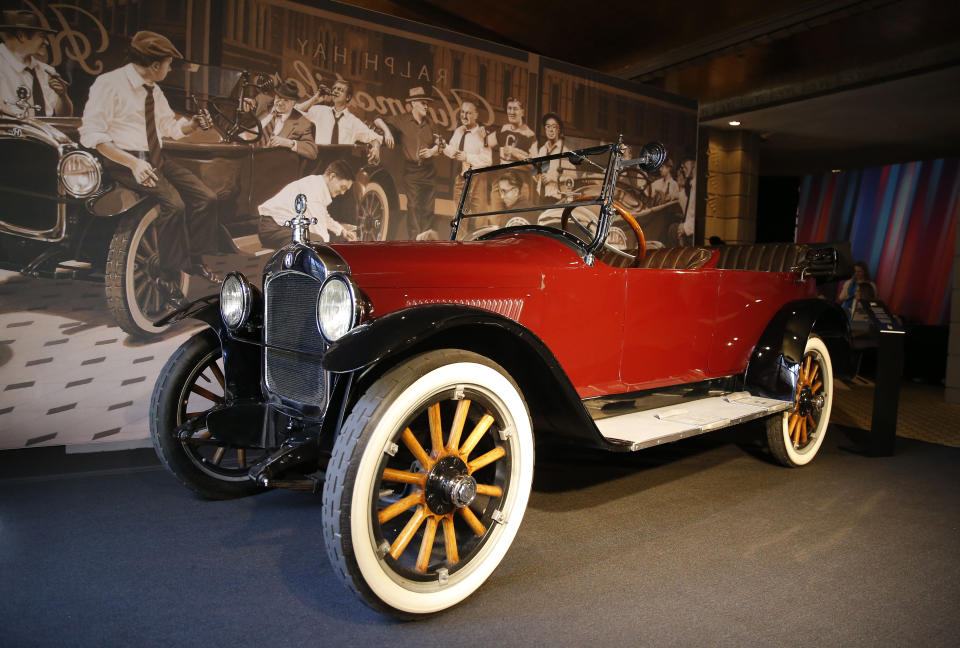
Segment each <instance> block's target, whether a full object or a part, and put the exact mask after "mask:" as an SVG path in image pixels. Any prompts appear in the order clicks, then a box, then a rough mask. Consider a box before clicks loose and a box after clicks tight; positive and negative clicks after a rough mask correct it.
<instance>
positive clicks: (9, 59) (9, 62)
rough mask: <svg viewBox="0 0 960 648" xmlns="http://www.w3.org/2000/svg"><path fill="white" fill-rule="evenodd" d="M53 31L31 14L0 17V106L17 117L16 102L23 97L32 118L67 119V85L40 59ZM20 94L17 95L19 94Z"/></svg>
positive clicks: (69, 106) (70, 105)
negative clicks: (29, 108) (30, 110)
mask: <svg viewBox="0 0 960 648" xmlns="http://www.w3.org/2000/svg"><path fill="white" fill-rule="evenodd" d="M53 33H56V32H55V30H53V29H50V28H48V27H44V26H43V25H41V24H40V19H39V18H38V17H37V15H36V14H35V13H33V12H32V11H16V10H6V11H4V12H3V14H2V18H0V39H2V40H3V43H2V44H0V107H2V109H3V110H4V111H6V112H8V113H13V114H19V109H18V108H17V103H18V101H20V99H21V95H24V97H23V100H24V101H25V102H26V105H28V106H30V107H31V108H32V113H31V116H34V115H35V116H37V117H54V116H56V117H69V116H70V115H72V114H73V102H72V101H70V97H69V96H68V95H67V83H66V81H64V80H63V78H62V77H61V76H60V75H59V74H57V72H56V70H54V69H53V68H52V67H51V66H49V65H47V64H46V63H44V62H43V61H42V60H41V58H42V57H43V52H44V49H45V48H48V47H49V46H50V43H49V41H48V40H47V39H48V37H49V35H50V34H53ZM18 92H19V94H18Z"/></svg>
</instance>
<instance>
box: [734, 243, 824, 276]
mask: <svg viewBox="0 0 960 648" xmlns="http://www.w3.org/2000/svg"><path fill="white" fill-rule="evenodd" d="M717 250H718V251H719V252H720V256H719V258H718V259H717V269H718V270H753V271H755V272H790V271H792V270H793V269H794V268H795V267H797V266H798V265H799V264H800V262H801V261H803V260H804V258H805V257H806V256H807V246H806V245H800V244H797V243H756V244H754V245H723V246H720V247H719V248H717Z"/></svg>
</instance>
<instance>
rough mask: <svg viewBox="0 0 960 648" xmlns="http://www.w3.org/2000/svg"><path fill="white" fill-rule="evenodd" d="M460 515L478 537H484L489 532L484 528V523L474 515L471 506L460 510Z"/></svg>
mask: <svg viewBox="0 0 960 648" xmlns="http://www.w3.org/2000/svg"><path fill="white" fill-rule="evenodd" d="M460 515H461V516H462V517H463V519H464V520H466V522H467V524H468V525H469V526H470V528H471V529H473V532H474V533H476V534H477V535H478V536H482V535H483V534H484V533H486V532H487V527H485V526H483V522H481V521H480V520H478V519H477V516H476V515H474V514H473V511H471V510H470V507H469V506H467V507H464V508H462V509H460Z"/></svg>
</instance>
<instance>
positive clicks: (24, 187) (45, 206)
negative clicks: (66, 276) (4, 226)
mask: <svg viewBox="0 0 960 648" xmlns="http://www.w3.org/2000/svg"><path fill="white" fill-rule="evenodd" d="M2 148H3V155H2V156H0V195H2V198H3V213H2V215H0V219H2V220H4V221H6V222H7V223H10V224H11V225H15V226H16V227H22V228H24V229H29V230H34V231H37V232H44V231H47V230H50V229H52V228H53V227H55V226H56V224H57V203H56V202H55V199H56V197H57V162H58V161H59V156H58V154H57V150H56V149H55V148H53V147H52V146H49V145H48V144H44V143H41V142H35V141H32V140H28V139H22V140H18V139H6V138H5V139H4V140H3V144H2ZM10 189H15V190H20V191H28V192H31V193H32V194H34V195H25V194H23V193H19V192H17V191H10ZM42 196H47V197H48V198H43V197H42Z"/></svg>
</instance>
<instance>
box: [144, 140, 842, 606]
mask: <svg viewBox="0 0 960 648" xmlns="http://www.w3.org/2000/svg"><path fill="white" fill-rule="evenodd" d="M623 152H624V148H623V147H622V145H620V144H619V143H617V144H610V145H605V146H598V147H594V148H590V149H585V150H580V151H577V152H565V153H563V154H562V157H563V158H564V159H565V160H567V161H568V162H569V163H571V164H573V165H574V166H576V167H577V168H579V169H583V170H584V172H589V173H599V174H601V175H602V176H603V182H602V183H601V190H600V191H599V192H597V193H596V194H595V195H592V196H580V197H579V198H578V199H577V200H576V201H575V202H562V203H559V204H548V203H546V202H541V203H540V204H536V203H526V204H523V205H518V203H517V202H513V204H512V206H511V207H510V208H506V207H504V208H500V209H498V210H492V211H476V212H475V213H469V212H468V211H466V210H465V208H464V204H471V201H470V200H468V199H464V200H461V205H460V208H459V210H458V213H457V215H456V218H455V219H454V220H453V221H452V226H451V235H450V240H447V241H403V242H382V243H378V242H374V243H344V244H330V245H321V244H317V243H314V242H311V241H309V240H308V230H307V229H306V223H305V222H303V221H302V220H301V221H300V222H294V223H293V235H292V240H291V242H290V243H289V244H288V245H286V246H285V247H283V248H282V249H280V250H277V252H276V254H275V255H274V256H273V257H272V258H271V259H270V260H269V261H268V262H267V264H266V266H265V268H264V270H263V283H262V286H263V289H262V290H261V289H259V288H258V287H257V285H256V284H254V283H253V282H251V281H250V280H248V279H247V278H246V277H244V276H242V275H241V274H239V273H232V274H230V275H229V276H228V277H227V279H226V280H225V281H224V283H223V286H222V288H221V292H220V295H218V296H211V297H208V298H205V299H202V300H199V301H197V302H195V303H193V304H192V305H190V306H188V307H185V308H183V309H181V310H179V311H177V312H175V313H173V314H172V315H170V316H168V317H167V318H165V319H164V320H163V321H162V322H161V324H166V323H169V322H171V321H174V320H179V319H183V318H195V319H198V320H201V321H203V322H205V323H207V324H208V325H209V328H207V329H204V330H203V331H201V332H199V333H198V334H196V335H195V336H194V337H192V338H190V339H189V340H187V341H186V342H185V343H184V344H183V346H181V347H180V349H179V350H177V351H176V353H175V354H174V355H173V356H172V357H171V358H170V360H169V361H168V362H167V364H166V366H165V367H164V369H163V371H162V372H161V375H160V376H159V378H158V381H157V383H156V386H155V388H154V392H153V398H152V404H151V432H152V438H153V443H154V446H155V448H156V450H157V453H158V455H159V456H160V458H161V460H162V462H163V463H164V464H165V466H166V467H167V468H168V469H169V470H170V471H171V472H172V473H173V474H174V475H175V476H176V477H177V478H178V479H179V480H180V481H181V482H182V483H183V484H184V485H185V486H187V487H188V488H190V489H192V490H193V491H195V492H196V493H198V494H199V495H201V496H203V497H206V498H227V497H234V496H241V495H248V494H252V493H256V492H258V491H262V490H264V489H267V488H275V487H276V488H290V489H301V490H305V491H310V492H315V493H316V492H320V491H321V490H322V493H323V530H324V544H325V546H326V551H327V554H328V556H329V558H330V560H331V562H332V563H333V565H334V567H335V572H336V573H337V574H338V576H339V577H340V578H341V579H342V580H343V582H344V583H345V584H346V586H347V587H348V588H350V589H351V590H353V591H354V592H355V593H356V594H358V595H359V596H360V597H361V598H362V599H363V600H364V601H366V602H367V603H368V604H369V605H371V606H372V607H373V608H375V609H377V610H380V611H382V612H385V613H388V614H392V615H396V616H400V617H405V618H411V617H418V616H421V615H426V614H430V613H434V612H437V611H440V610H443V609H445V608H448V607H450V606H452V605H455V604H457V603H459V602H461V601H463V600H464V599H465V598H466V597H468V596H469V595H470V594H471V593H472V592H473V591H475V590H476V589H477V588H478V587H479V586H480V585H481V584H482V583H483V582H484V581H486V580H487V578H488V577H489V576H490V575H491V574H492V573H493V571H494V569H495V568H496V567H497V565H498V564H499V563H500V561H501V560H502V559H503V557H504V555H505V553H506V551H507V549H508V547H509V546H510V544H511V542H512V541H513V539H514V537H515V535H516V534H517V530H518V528H519V526H520V523H521V520H522V519H523V515H524V510H525V508H526V506H527V501H528V497H529V495H530V490H531V481H532V477H533V470H534V447H535V446H534V437H535V436H536V439H537V442H551V441H556V442H563V443H573V444H580V445H583V446H586V447H590V448H600V449H604V450H608V451H610V452H630V451H636V450H640V449H643V448H647V447H650V446H655V445H658V444H661V443H665V442H669V441H675V440H678V439H682V438H685V437H688V436H691V435H696V434H700V433H703V432H708V431H711V430H716V429H718V428H723V427H726V426H731V425H734V424H738V423H741V422H744V421H749V420H751V419H765V423H764V427H763V429H764V430H765V432H764V433H763V436H764V438H765V440H766V442H767V444H768V446H769V450H770V453H771V455H772V457H773V458H774V459H775V460H777V461H779V462H780V463H782V464H784V465H786V466H803V465H805V464H808V463H809V462H810V461H811V460H812V459H813V458H814V456H815V455H816V454H817V452H818V450H819V449H820V448H821V445H822V443H823V440H824V435H825V433H826V430H827V424H828V421H829V418H830V410H831V406H832V401H833V381H834V375H835V374H834V372H835V369H834V363H833V361H832V360H831V358H833V359H834V360H843V359H844V358H845V357H846V356H847V354H848V345H849V331H848V326H847V323H846V319H845V317H844V315H843V312H842V311H841V310H840V309H839V308H838V307H837V306H836V305H835V304H832V303H829V302H827V301H824V300H821V299H816V298H815V297H816V283H817V281H818V280H822V279H827V278H831V277H832V275H833V274H834V272H835V266H836V254H835V251H834V250H832V249H829V248H824V249H813V248H808V247H807V246H803V245H794V244H768V245H753V246H730V247H721V248H706V247H686V248H681V247H673V248H670V247H667V248H660V249H653V250H647V249H646V246H645V245H644V243H643V241H644V234H643V231H642V229H641V227H640V226H639V224H638V223H637V222H636V220H635V219H634V218H633V217H632V215H631V214H630V212H629V210H627V209H626V208H625V207H623V206H622V205H620V204H619V203H617V202H616V201H615V200H614V195H615V188H616V180H617V178H618V177H619V176H620V175H621V174H622V173H623V172H624V170H625V169H629V168H631V167H637V166H638V167H642V168H645V169H647V170H648V171H652V170H654V169H656V167H657V166H658V165H659V164H661V163H662V160H663V157H664V151H663V148H662V147H661V146H659V145H656V144H653V145H649V146H648V147H646V148H645V149H644V151H643V153H642V154H641V155H640V157H638V158H635V159H625V158H624V155H623ZM558 157H560V156H549V157H545V158H538V159H532V160H529V161H527V162H517V163H512V164H505V165H500V166H495V167H490V168H486V169H478V170H473V171H468V172H467V174H466V189H465V193H466V194H469V192H470V191H472V190H474V187H483V189H482V190H483V191H484V193H485V194H487V195H489V187H490V186H496V185H497V183H498V182H499V181H500V179H501V178H502V174H506V173H514V174H516V173H519V174H529V175H536V174H537V173H539V172H540V170H541V169H542V166H541V165H543V164H544V163H547V162H549V161H550V160H552V159H557V158H558ZM484 178H486V179H487V181H486V182H478V180H480V179H484ZM504 193H505V194H506V193H507V191H506V188H505V190H504ZM304 200H309V197H304V196H302V195H301V196H300V197H298V198H297V201H298V202H299V203H300V204H299V205H298V206H297V211H298V212H299V213H301V214H302V212H303V209H304V205H305V203H304V202H303V201H304ZM483 202H484V201H483V200H482V199H481V200H477V201H476V203H475V204H481V205H482V204H483ZM481 209H482V208H481ZM583 209H587V210H590V211H591V212H592V214H593V217H594V220H593V221H592V222H585V219H583V218H577V217H575V216H574V212H575V211H576V210H583ZM544 210H552V211H553V213H556V212H557V211H559V214H560V215H559V219H557V220H556V221H555V224H554V225H552V226H551V225H541V224H530V223H537V222H538V221H539V220H540V217H539V214H541V213H542V212H543V211H544ZM518 214H520V215H522V214H526V215H527V217H528V218H529V219H530V223H528V224H520V225H508V223H509V222H510V220H511V219H512V218H514V217H515V216H516V215H518ZM614 215H617V216H618V217H619V218H620V219H622V220H623V221H624V222H625V223H627V226H628V227H629V229H630V232H629V233H630V236H632V243H631V245H629V246H627V249H626V250H622V249H619V248H617V247H613V246H610V245H608V243H607V238H608V235H609V227H610V224H611V221H612V220H613V218H614ZM491 221H493V224H494V226H495V227H494V229H488V230H487V232H486V233H485V234H483V235H481V236H480V237H479V239H477V240H466V241H465V240H462V239H463V238H464V237H469V236H470V235H471V234H470V233H471V231H473V232H475V231H476V230H477V229H479V228H480V227H485V228H489V227H491ZM497 224H500V226H499V227H496V225H497ZM837 365H838V371H839V367H841V366H843V365H844V363H843V362H837ZM331 595H335V593H331Z"/></svg>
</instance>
